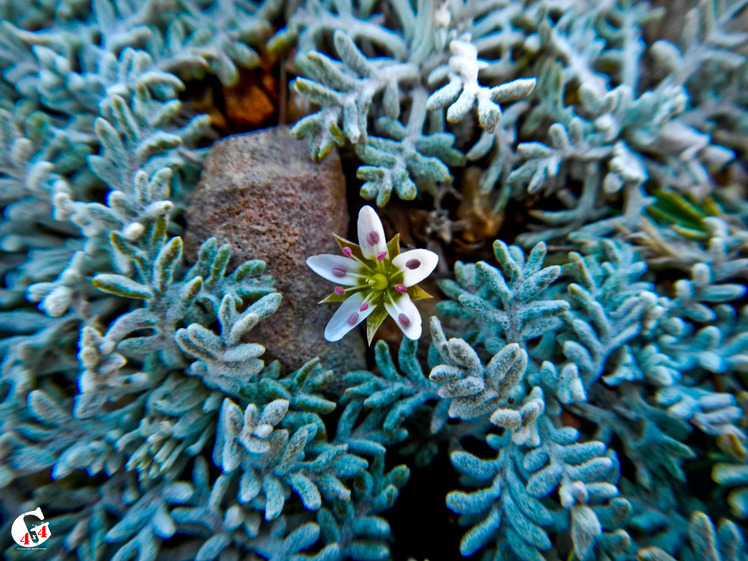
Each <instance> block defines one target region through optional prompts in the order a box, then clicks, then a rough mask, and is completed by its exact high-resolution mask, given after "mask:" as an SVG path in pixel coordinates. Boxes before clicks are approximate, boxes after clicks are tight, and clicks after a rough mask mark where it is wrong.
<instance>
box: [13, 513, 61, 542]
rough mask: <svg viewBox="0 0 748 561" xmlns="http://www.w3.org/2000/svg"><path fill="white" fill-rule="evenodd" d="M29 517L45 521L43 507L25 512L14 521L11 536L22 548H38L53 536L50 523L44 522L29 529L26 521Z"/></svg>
mask: <svg viewBox="0 0 748 561" xmlns="http://www.w3.org/2000/svg"><path fill="white" fill-rule="evenodd" d="M27 516H33V517H34V518H37V519H38V520H39V521H43V520H44V514H42V509H41V507H36V510H31V511H29V512H24V513H23V514H22V515H21V516H19V517H18V518H16V519H15V520H14V521H13V525H12V526H11V527H10V535H11V536H12V537H13V540H14V541H15V542H16V543H17V544H18V545H20V546H22V547H38V546H40V545H41V544H43V543H44V542H45V541H47V540H48V539H49V537H50V536H51V535H52V534H51V533H50V531H49V522H42V523H41V524H36V525H34V526H32V527H31V528H29V527H28V526H26V521H25V520H24V518H25V517H27Z"/></svg>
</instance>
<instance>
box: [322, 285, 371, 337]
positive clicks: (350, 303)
mask: <svg viewBox="0 0 748 561" xmlns="http://www.w3.org/2000/svg"><path fill="white" fill-rule="evenodd" d="M363 303H364V295H363V294H362V293H361V292H356V293H355V294H351V296H350V297H349V298H348V299H346V300H345V301H344V302H343V303H342V304H341V305H340V307H339V308H338V309H337V310H336V312H335V313H334V314H333V316H332V317H331V318H330V321H329V322H328V323H327V327H325V339H326V340H327V341H330V342H331V343H332V342H334V341H340V339H342V338H343V336H344V335H345V334H346V333H348V332H349V331H350V330H351V329H353V328H354V327H356V326H357V325H358V324H359V323H361V322H362V321H364V320H365V319H366V318H367V317H368V316H369V314H371V313H372V312H373V311H374V310H375V309H376V306H369V307H367V308H366V309H364V310H361V304H363Z"/></svg>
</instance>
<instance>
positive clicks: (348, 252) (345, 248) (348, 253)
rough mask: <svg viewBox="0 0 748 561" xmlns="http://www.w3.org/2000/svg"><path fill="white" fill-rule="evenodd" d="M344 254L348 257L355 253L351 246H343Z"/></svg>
mask: <svg viewBox="0 0 748 561" xmlns="http://www.w3.org/2000/svg"><path fill="white" fill-rule="evenodd" d="M343 255H345V256H346V257H350V256H351V255H353V252H352V251H351V248H350V247H344V248H343Z"/></svg>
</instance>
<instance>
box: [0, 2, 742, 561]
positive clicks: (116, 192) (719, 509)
mask: <svg viewBox="0 0 748 561" xmlns="http://www.w3.org/2000/svg"><path fill="white" fill-rule="evenodd" d="M746 9H748V6H747V4H746V1H745V0H704V1H701V2H698V3H697V5H695V7H693V8H692V9H690V10H689V11H688V12H687V13H686V14H680V15H679V14H675V17H676V19H675V20H674V21H675V22H676V25H674V26H667V25H665V26H664V27H662V28H661V29H659V30H658V28H657V26H658V25H662V21H663V13H664V12H663V10H662V9H659V8H658V9H653V8H652V7H651V6H650V5H649V4H648V3H647V2H645V1H643V0H642V1H636V0H613V1H609V2H583V1H573V0H572V1H564V2H558V1H555V0H528V1H525V2H514V1H510V2H507V1H504V0H476V1H470V2H467V1H463V0H444V1H442V0H417V1H416V0H375V1H366V2H364V1H361V2H359V1H354V0H335V1H332V0H310V1H307V2H295V1H288V2H282V1H281V0H265V1H264V2H262V3H255V2H245V1H243V0H173V1H169V2H163V1H160V0H149V1H143V2H141V1H137V0H93V1H92V2H89V1H88V0H28V1H27V2H19V1H16V0H0V208H1V209H2V220H0V252H1V255H0V274H1V275H2V278H3V286H2V287H1V288H0V359H1V360H2V364H1V365H0V433H1V434H0V491H1V493H0V496H1V497H2V499H0V514H1V515H2V520H3V522H2V524H3V525H2V527H0V536H2V537H1V538H0V539H1V540H5V541H0V544H1V545H2V547H3V548H5V547H6V543H7V541H8V539H9V538H8V536H9V535H10V532H9V527H10V524H11V523H12V521H13V519H14V518H15V517H16V516H18V514H19V513H20V512H23V511H24V509H25V510H30V508H32V507H34V506H37V505H41V506H42V507H43V508H44V512H45V514H46V515H47V517H48V520H49V522H50V528H51V529H52V532H53V535H52V538H50V540H49V542H47V544H46V546H47V550H46V554H48V556H49V558H50V559H53V560H54V561H70V560H72V559H78V560H81V561H100V560H102V559H112V560H114V561H130V560H136V561H157V560H164V561H166V560H169V559H196V560H198V561H212V560H214V559H219V560H221V561H234V560H238V559H244V558H246V559H250V558H251V559H260V558H261V559H269V560H273V561H288V560H296V561H301V560H310V561H312V560H317V561H344V560H346V559H353V560H356V561H370V560H384V559H389V558H391V545H392V544H391V542H392V540H393V536H392V532H391V528H390V522H389V520H388V518H387V516H388V514H387V511H388V510H389V509H390V508H391V507H393V505H395V502H396V499H397V497H398V494H399V492H400V490H401V489H402V488H403V486H404V485H406V482H407V481H408V479H409V477H410V476H411V467H413V466H415V467H419V468H420V467H423V466H426V465H427V464H429V463H431V462H433V461H435V458H437V460H436V461H437V462H438V461H440V460H439V459H438V458H439V455H438V454H439V452H440V451H445V450H446V451H447V452H448V453H449V457H450V460H451V463H452V465H453V467H454V474H458V475H459V476H460V481H459V484H457V483H455V487H456V488H454V490H452V491H451V492H449V493H448V494H447V496H446V499H445V506H444V508H445V509H447V508H448V509H451V510H452V512H454V513H456V514H457V515H459V524H460V525H462V526H464V527H465V533H464V535H463V537H462V541H461V544H460V551H461V553H462V554H463V555H471V554H474V553H475V554H478V555H482V558H483V559H495V560H499V559H501V560H509V561H512V560H521V561H544V560H547V559H569V560H579V561H583V560H585V561H590V560H592V559H599V560H601V561H673V560H674V559H679V560H681V561H697V560H699V561H700V560H702V559H708V560H710V561H744V560H745V553H744V550H745V544H744V537H743V536H742V535H741V532H743V533H744V532H745V527H744V526H740V525H739V524H741V522H740V519H745V518H746V517H748V463H747V462H748V451H747V450H746V409H747V408H748V398H746V395H747V393H746V389H748V388H747V385H748V379H747V378H746V374H748V335H747V333H748V308H745V307H744V306H745V294H746V288H745V279H746V276H747V275H748V258H746V256H745V252H746V250H745V248H746V247H747V245H746V244H747V243H748V234H746V232H747V231H748V229H747V228H746V223H747V221H748V204H746V202H745V195H744V189H743V188H742V187H743V184H744V183H745V181H744V178H745V163H746V156H747V155H748V144H747V143H746V141H745V139H746V138H747V137H748V110H747V107H748V104H747V103H746V96H745V87H746V85H747V79H748V72H747V71H746V60H745V54H744V52H745V50H744V44H745V42H746V40H747V39H748V36H747V35H746V33H745V32H744V31H742V30H741V29H740V25H741V24H740V18H741V17H743V18H744V16H745V10H746ZM671 15H672V14H668V16H667V17H668V18H669V17H671ZM680 16H682V17H681V18H680V19H677V18H678V17H680ZM667 23H669V21H668V22H667ZM667 27H673V28H675V29H678V30H682V32H679V33H677V34H672V35H671V36H669V37H668V38H664V37H662V36H661V34H662V33H669V31H668V30H667V29H665V28H667ZM274 30H275V33H273V31H274ZM268 52H270V53H275V54H279V53H280V54H284V53H285V52H294V53H295V55H296V56H295V60H294V61H293V62H294V64H295V66H292V65H289V64H288V62H289V61H287V60H281V61H280V63H279V64H283V65H284V70H289V69H292V68H295V69H296V70H297V71H298V73H299V74H300V75H299V76H298V77H296V78H295V80H294V81H293V86H292V88H293V90H294V94H300V95H295V97H294V99H293V106H294V107H295V108H296V109H299V110H301V111H302V112H305V113H306V116H303V117H301V119H300V120H299V121H298V122H297V123H296V125H295V127H294V129H293V134H294V136H297V137H307V138H308V140H309V142H310V147H311V152H312V156H313V158H314V159H316V160H320V159H322V158H324V157H325V156H326V155H327V154H328V153H329V152H330V151H331V150H332V149H334V148H335V146H344V145H346V144H351V145H353V147H354V149H355V153H356V155H357V156H358V158H359V159H360V163H361V165H360V166H359V167H358V172H357V176H358V178H359V179H360V180H361V181H362V182H363V183H362V185H361V187H360V193H361V195H362V196H363V197H364V198H367V199H375V200H376V203H377V204H378V205H379V206H384V205H385V204H386V203H387V202H388V200H389V198H390V196H391V194H392V192H393V191H394V192H395V193H396V194H397V195H398V196H399V197H400V198H401V199H404V200H412V199H415V198H416V197H417V196H418V194H419V191H428V192H430V193H432V194H435V195H438V196H437V198H436V199H437V200H436V203H437V206H438V205H439V204H440V203H439V201H440V200H441V199H440V198H439V197H441V195H443V194H444V193H446V192H448V191H449V185H448V184H449V183H454V187H455V188H457V190H461V191H462V195H463V197H464V198H465V199H467V198H468V196H469V194H468V189H467V187H466V186H465V185H463V184H462V183H461V181H462V177H463V176H465V177H467V176H468V175H469V174H468V173H465V174H462V173H461V172H460V168H461V167H463V166H465V165H467V164H468V162H471V165H474V166H475V167H476V168H477V169H479V170H480V177H479V180H478V185H477V192H478V195H479V200H480V201H481V202H480V204H481V205H482V207H481V208H480V209H479V210H480V211H481V213H483V214H484V215H488V216H493V217H494V218H498V217H500V216H501V215H502V213H504V212H506V213H507V217H508V218H509V217H510V218H511V220H510V221H509V222H510V223H511V224H512V225H513V226H517V225H521V224H523V223H527V222H528V221H529V222H531V224H530V225H529V226H528V227H527V228H525V230H526V231H511V232H509V231H503V232H502V236H504V237H505V238H509V237H511V238H512V239H513V240H514V245H512V244H511V243H505V242H503V241H501V240H497V241H495V242H494V243H493V255H494V257H495V262H494V261H493V260H490V259H488V260H486V261H479V262H478V263H462V262H459V261H458V262H457V263H455V264H454V268H453V276H452V278H449V279H442V280H441V281H440V287H441V289H442V292H443V294H444V296H445V297H444V298H443V299H442V301H440V302H439V303H438V305H437V312H438V314H439V317H437V316H433V317H431V318H430V321H429V325H430V335H431V338H430V344H423V343H422V344H421V345H420V346H419V344H418V343H417V342H414V341H411V340H408V339H405V340H403V341H402V343H401V344H400V346H399V351H398V352H397V356H396V357H395V356H394V349H393V348H391V346H388V344H386V343H385V342H383V341H379V342H377V343H376V344H375V347H374V350H373V364H372V365H371V369H370V370H361V371H354V372H333V371H331V370H328V369H326V368H325V365H324V364H322V363H321V362H320V360H319V359H316V358H314V357H302V358H303V359H304V360H307V362H306V363H305V364H304V365H303V366H301V367H300V368H298V369H296V370H293V371H288V369H286V368H285V367H284V365H281V364H280V363H278V362H273V363H270V364H265V362H264V360H263V353H264V347H263V345H262V343H263V341H261V340H258V339H257V331H253V328H254V327H255V326H256V325H257V324H258V323H259V322H260V321H273V320H274V318H273V317H270V319H269V320H268V319H267V318H268V317H269V316H271V315H272V314H273V313H274V312H275V311H276V310H277V309H278V307H279V305H280V303H281V299H282V294H280V293H279V292H277V291H276V290H275V288H274V282H273V278H272V276H270V275H269V274H266V271H265V264H264V263H263V262H261V261H257V260H250V261H247V262H246V263H243V264H239V265H238V266H237V267H233V268H230V267H229V262H230V259H231V251H230V246H229V244H225V245H219V243H218V242H217V241H216V240H214V239H210V240H207V241H205V242H204V243H203V244H202V245H201V247H200V248H199V249H198V250H197V253H196V254H195V255H186V254H185V252H184V247H183V244H182V237H181V236H182V235H183V233H184V232H183V219H182V217H183V213H184V209H185V208H186V205H187V204H188V202H189V197H190V195H191V192H192V190H193V189H194V187H195V185H196V183H197V179H198V176H199V173H200V172H201V170H202V159H203V156H204V147H205V146H207V145H208V143H209V141H210V140H211V139H212V138H213V136H214V133H213V132H212V131H211V130H210V118H209V117H207V116H205V115H196V114H195V113H194V108H193V105H192V104H191V103H185V102H183V101H182V100H181V99H180V96H181V95H184V92H185V90H186V86H187V84H188V82H194V81H197V80H204V79H206V78H208V79H209V80H211V84H212V86H213V87H215V88H218V83H220V85H221V86H222V87H226V88H228V87H232V86H234V85H236V84H237V83H238V82H239V78H240V71H241V70H242V69H250V68H255V67H257V66H258V65H260V63H261V54H265V53H268ZM275 54H274V55H273V56H275ZM210 76H214V77H215V78H210ZM216 91H217V89H216ZM305 100H308V101H311V102H312V103H314V104H315V105H316V106H315V107H307V106H305V105H304V104H305V103H306V101H305ZM464 183H467V180H465V181H464ZM357 188H358V187H357ZM421 199H422V200H424V199H423V197H422V198H421ZM421 202H422V201H421ZM413 204H415V205H417V204H419V202H416V203H413ZM441 212H442V214H441V215H440V216H441V217H442V219H443V218H444V217H445V216H446V214H447V210H446V209H441ZM526 212H528V213H529V215H530V217H531V218H530V219H528V218H527V217H526V216H524V213H526ZM510 215H511V216H510ZM450 216H451V219H455V216H454V214H451V215H450ZM431 218H433V216H432V217H431ZM431 218H429V219H427V223H426V228H425V229H426V230H427V231H428V230H429V228H431V229H432V231H434V230H435V229H436V226H435V225H434V223H432V222H428V221H429V220H431ZM445 223H446V226H444V228H446V229H447V230H449V231H448V232H447V231H445V230H442V231H441V233H442V234H445V235H444V236H443V237H444V239H450V240H451V239H452V236H453V235H455V234H456V233H457V232H458V231H459V230H458V226H457V224H460V223H462V221H457V220H455V222H451V221H450V219H448V220H446V221H445ZM459 227H462V228H466V227H469V225H468V226H465V224H464V223H462V225H461V226H459ZM505 230H509V228H505ZM446 234H449V235H446ZM430 241H432V242H433V241H434V240H430ZM454 247H455V248H457V245H455V246H454ZM445 249H446V251H445V252H444V253H443V255H445V256H451V255H454V251H453V249H454V248H445ZM458 249H459V248H458ZM269 272H270V273H272V270H270V271H269ZM302 336H303V335H302ZM427 346H428V348H427ZM396 454H397V456H396ZM414 473H418V472H417V471H414ZM454 474H453V475H454ZM709 474H711V478H712V479H711V480H709V477H708V476H709ZM414 477H415V475H414ZM439 499H440V500H441V499H442V497H440V498H439ZM26 506H29V509H26ZM728 507H729V509H728ZM705 513H707V514H708V515H711V516H713V517H715V520H716V519H717V517H726V516H731V517H733V518H734V519H735V520H736V521H737V522H735V521H730V520H727V519H726V518H723V519H721V520H720V522H719V523H718V527H717V529H715V527H714V524H713V523H712V522H711V520H710V518H709V516H708V515H707V514H705ZM417 515H418V516H419V517H422V518H426V519H429V517H431V516H437V515H438V514H435V513H432V512H419V513H417ZM689 518H690V524H689V523H688V520H689ZM397 537H398V539H403V536H397ZM423 539H425V538H423V537H421V536H416V537H414V538H413V540H414V541H418V540H423ZM406 541H407V538H406ZM24 553H25V552H23V551H21V550H19V549H18V548H16V547H15V546H12V547H8V548H7V549H6V550H5V554H6V556H7V557H8V558H13V559H16V558H18V559H20V558H22V557H23V556H24ZM454 555H456V552H451V551H450V552H444V556H445V557H449V558H452V557H454Z"/></svg>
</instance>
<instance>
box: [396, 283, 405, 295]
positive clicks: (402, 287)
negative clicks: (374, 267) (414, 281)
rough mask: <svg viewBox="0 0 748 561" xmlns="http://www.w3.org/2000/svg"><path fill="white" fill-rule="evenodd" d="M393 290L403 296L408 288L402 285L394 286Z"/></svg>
mask: <svg viewBox="0 0 748 561" xmlns="http://www.w3.org/2000/svg"><path fill="white" fill-rule="evenodd" d="M395 290H397V291H398V292H402V293H403V294H405V293H406V292H408V287H407V286H405V285H404V284H396V285H395Z"/></svg>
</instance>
